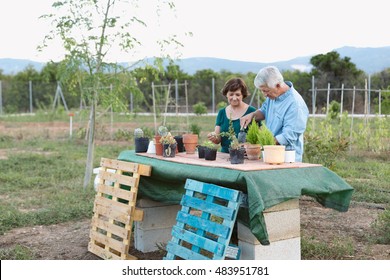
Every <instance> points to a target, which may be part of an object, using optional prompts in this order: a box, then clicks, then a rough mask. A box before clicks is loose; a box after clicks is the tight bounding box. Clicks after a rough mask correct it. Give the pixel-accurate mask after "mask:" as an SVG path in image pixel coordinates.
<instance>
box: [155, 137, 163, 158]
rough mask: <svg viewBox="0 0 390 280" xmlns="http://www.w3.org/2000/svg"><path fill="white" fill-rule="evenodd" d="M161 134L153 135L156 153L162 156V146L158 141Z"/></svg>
mask: <svg viewBox="0 0 390 280" xmlns="http://www.w3.org/2000/svg"><path fill="white" fill-rule="evenodd" d="M160 139H161V135H156V136H154V144H155V145H156V155H157V156H162V155H163V146H162V144H161V143H160Z"/></svg>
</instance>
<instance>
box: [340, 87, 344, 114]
mask: <svg viewBox="0 0 390 280" xmlns="http://www.w3.org/2000/svg"><path fill="white" fill-rule="evenodd" d="M343 102H344V84H341V100H340V103H341V104H340V116H341V115H342V114H343Z"/></svg>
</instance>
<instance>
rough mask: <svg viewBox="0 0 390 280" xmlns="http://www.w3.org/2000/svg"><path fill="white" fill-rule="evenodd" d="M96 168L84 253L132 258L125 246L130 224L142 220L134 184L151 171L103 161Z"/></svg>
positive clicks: (147, 168)
mask: <svg viewBox="0 0 390 280" xmlns="http://www.w3.org/2000/svg"><path fill="white" fill-rule="evenodd" d="M100 165H101V170H100V172H99V178H100V182H99V184H98V187H97V194H96V197H95V202H94V209H93V211H94V215H93V217H92V222H91V230H90V242H89V244H88V251H90V252H92V253H93V254H95V255H97V256H99V257H101V258H103V259H136V258H135V257H134V256H132V255H130V254H129V247H130V238H131V231H132V226H133V222H134V221H142V219H143V212H142V211H141V210H138V209H136V207H135V204H136V200H137V194H138V185H139V180H140V176H150V175H151V170H152V169H151V167H150V166H147V165H142V164H137V163H131V162H125V161H119V160H113V159H106V158H102V159H101V162H100ZM108 170H110V172H109V171H108ZM113 170H114V172H113Z"/></svg>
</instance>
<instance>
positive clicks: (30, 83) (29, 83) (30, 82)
mask: <svg viewBox="0 0 390 280" xmlns="http://www.w3.org/2000/svg"><path fill="white" fill-rule="evenodd" d="M28 85H29V87H28V88H29V96H30V113H32V111H33V108H32V81H29V82H28Z"/></svg>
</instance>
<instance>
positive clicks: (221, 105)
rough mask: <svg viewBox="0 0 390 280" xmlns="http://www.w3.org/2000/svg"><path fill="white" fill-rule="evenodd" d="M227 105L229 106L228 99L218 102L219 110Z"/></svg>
mask: <svg viewBox="0 0 390 280" xmlns="http://www.w3.org/2000/svg"><path fill="white" fill-rule="evenodd" d="M226 106H227V102H226V101H221V102H218V104H217V111H219V110H221V109H223V108H225V107H226Z"/></svg>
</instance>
